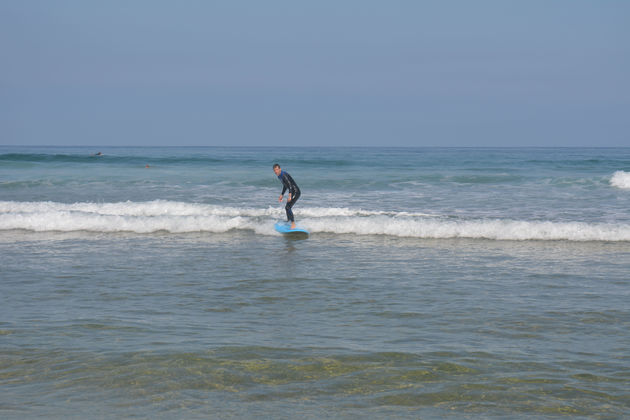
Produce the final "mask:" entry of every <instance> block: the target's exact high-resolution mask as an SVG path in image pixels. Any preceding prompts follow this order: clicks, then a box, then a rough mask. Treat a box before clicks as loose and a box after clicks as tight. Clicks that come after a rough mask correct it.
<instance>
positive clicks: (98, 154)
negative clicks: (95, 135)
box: [92, 152, 103, 156]
mask: <svg viewBox="0 0 630 420" xmlns="http://www.w3.org/2000/svg"><path fill="white" fill-rule="evenodd" d="M92 156H103V154H102V153H101V152H98V153H93V154H92Z"/></svg>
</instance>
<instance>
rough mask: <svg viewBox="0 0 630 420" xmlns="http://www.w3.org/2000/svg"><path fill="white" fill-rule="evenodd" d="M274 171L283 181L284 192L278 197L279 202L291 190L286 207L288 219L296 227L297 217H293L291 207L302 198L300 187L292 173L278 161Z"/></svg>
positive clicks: (292, 226)
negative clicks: (284, 168)
mask: <svg viewBox="0 0 630 420" xmlns="http://www.w3.org/2000/svg"><path fill="white" fill-rule="evenodd" d="M273 171H274V172H275V174H276V175H277V176H278V179H279V180H280V182H282V193H281V194H280V197H279V198H278V201H279V202H282V198H283V196H284V193H285V191H286V190H289V196H288V198H287V205H286V206H284V209H285V210H286V211H287V220H288V221H289V222H291V229H295V218H294V217H293V210H291V208H292V207H293V205H294V204H295V202H296V201H298V198H300V188H299V187H298V186H297V184H296V183H295V181H294V180H293V178H292V177H291V175H289V173H288V172H285V171H283V170H282V169H281V168H280V165H278V164H277V163H276V164H274V165H273Z"/></svg>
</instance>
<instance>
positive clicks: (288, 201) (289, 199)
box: [287, 194, 291, 203]
mask: <svg viewBox="0 0 630 420" xmlns="http://www.w3.org/2000/svg"><path fill="white" fill-rule="evenodd" d="M290 202H291V194H289V198H288V199H287V203H290Z"/></svg>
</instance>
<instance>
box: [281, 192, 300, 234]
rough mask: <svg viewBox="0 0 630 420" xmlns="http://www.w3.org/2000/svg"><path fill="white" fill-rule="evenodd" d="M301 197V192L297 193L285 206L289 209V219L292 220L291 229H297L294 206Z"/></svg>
mask: <svg viewBox="0 0 630 420" xmlns="http://www.w3.org/2000/svg"><path fill="white" fill-rule="evenodd" d="M298 198H300V193H297V194H295V196H291V201H289V202H288V203H287V205H286V206H284V209H285V210H286V211H287V220H288V221H289V222H291V229H295V218H294V217H293V210H292V207H293V205H294V204H295V202H296V201H298Z"/></svg>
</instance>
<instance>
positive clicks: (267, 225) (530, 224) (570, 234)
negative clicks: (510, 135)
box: [0, 200, 630, 241]
mask: <svg viewBox="0 0 630 420" xmlns="http://www.w3.org/2000/svg"><path fill="white" fill-rule="evenodd" d="M299 216H300V223H301V224H302V225H303V226H304V227H306V228H307V229H309V230H310V231H311V232H312V233H335V234H356V235H389V236H397V237H409V238H425V239H429V238H430V239H450V238H471V239H491V240H517V241H523V240H565V241H630V225H628V224H618V223H583V222H553V221H519V220H505V219H481V220H458V219H455V220H453V219H452V218H448V219H447V218H444V217H440V216H436V215H428V214H423V213H407V212H385V211H366V210H353V209H348V208H334V207H333V208H318V207H314V208H301V209H300V211H299ZM283 217H284V211H283V210H282V209H281V208H278V207H275V208H272V207H269V208H267V209H256V208H237V207H226V206H216V205H209V204H195V203H184V202H174V201H164V200H157V201H150V202H129V201H128V202H119V203H74V204H65V203H55V202H15V201H0V230H30V231H38V232H43V231H62V232H71V231H92V232H136V233H153V232H160V231H165V232H172V233H185V232H213V233H222V232H227V231H230V230H251V231H254V232H255V233H257V234H265V235H274V234H276V233H275V232H274V229H273V224H274V222H275V221H277V220H278V219H282V218H283Z"/></svg>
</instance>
